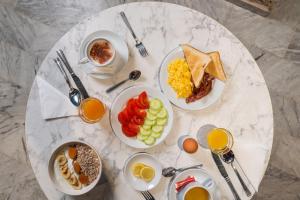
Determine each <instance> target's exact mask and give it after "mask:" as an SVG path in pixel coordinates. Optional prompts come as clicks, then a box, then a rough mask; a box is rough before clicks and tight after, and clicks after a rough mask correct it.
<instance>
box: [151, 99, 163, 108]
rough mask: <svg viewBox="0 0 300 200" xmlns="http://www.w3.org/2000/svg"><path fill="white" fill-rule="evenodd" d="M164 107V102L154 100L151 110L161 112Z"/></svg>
mask: <svg viewBox="0 0 300 200" xmlns="http://www.w3.org/2000/svg"><path fill="white" fill-rule="evenodd" d="M161 107H162V102H161V101H160V100H159V99H152V100H151V101H150V109H154V110H159V109H160V108H161Z"/></svg>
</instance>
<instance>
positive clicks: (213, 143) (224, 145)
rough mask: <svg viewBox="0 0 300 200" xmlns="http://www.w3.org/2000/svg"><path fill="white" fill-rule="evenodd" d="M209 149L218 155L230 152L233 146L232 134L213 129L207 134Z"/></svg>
mask: <svg viewBox="0 0 300 200" xmlns="http://www.w3.org/2000/svg"><path fill="white" fill-rule="evenodd" d="M207 144H208V147H209V149H210V150H211V151H212V152H213V153H215V154H218V155H224V154H226V153H228V152H230V150H231V148H232V146H233V137H232V134H231V133H230V132H229V131H228V130H226V129H224V128H213V129H211V130H210V131H209V132H208V134H207Z"/></svg>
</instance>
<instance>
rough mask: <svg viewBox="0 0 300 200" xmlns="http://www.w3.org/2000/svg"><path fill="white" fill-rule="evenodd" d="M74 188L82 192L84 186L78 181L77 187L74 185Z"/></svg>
mask: <svg viewBox="0 0 300 200" xmlns="http://www.w3.org/2000/svg"><path fill="white" fill-rule="evenodd" d="M72 187H73V188H74V189H75V190H80V189H81V188H82V184H81V183H80V182H79V181H77V183H76V184H75V185H72Z"/></svg>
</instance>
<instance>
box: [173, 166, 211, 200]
mask: <svg viewBox="0 0 300 200" xmlns="http://www.w3.org/2000/svg"><path fill="white" fill-rule="evenodd" d="M188 176H194V177H195V179H196V181H198V182H200V183H203V182H205V181H206V180H208V179H211V180H212V181H213V179H212V177H211V176H210V175H209V174H208V173H207V172H206V171H205V170H203V169H188V170H185V171H183V172H180V173H179V174H177V175H176V176H175V178H173V179H172V180H171V181H170V184H169V187H168V200H177V197H176V194H177V193H176V189H175V188H176V187H175V184H176V182H178V181H182V180H184V179H186V178H187V177H188ZM213 184H214V185H216V184H215V182H214V181H213ZM214 189H215V187H214V188H213V189H212V192H214Z"/></svg>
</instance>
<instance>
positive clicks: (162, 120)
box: [110, 85, 173, 149]
mask: <svg viewBox="0 0 300 200" xmlns="http://www.w3.org/2000/svg"><path fill="white" fill-rule="evenodd" d="M110 123H111V127H112V129H113V131H114V133H115V134H116V136H117V137H118V138H119V139H120V140H121V141H122V142H124V143H125V144H127V145H129V146H131V147H134V148H139V149H145V148H150V147H153V146H155V145H158V144H160V143H161V142H162V141H163V140H164V139H165V138H166V137H167V135H168V134H169V133H170V131H171V128H172V124H173V110H172V106H171V104H170V102H169V101H168V99H167V98H166V97H165V96H164V95H163V94H162V93H161V92H160V91H159V90H157V89H154V88H151V87H147V86H143V85H135V86H131V87H129V88H126V89H125V90H123V91H122V92H121V93H120V94H119V95H118V96H117V97H116V98H115V99H114V101H113V103H112V105H111V110H110Z"/></svg>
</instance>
